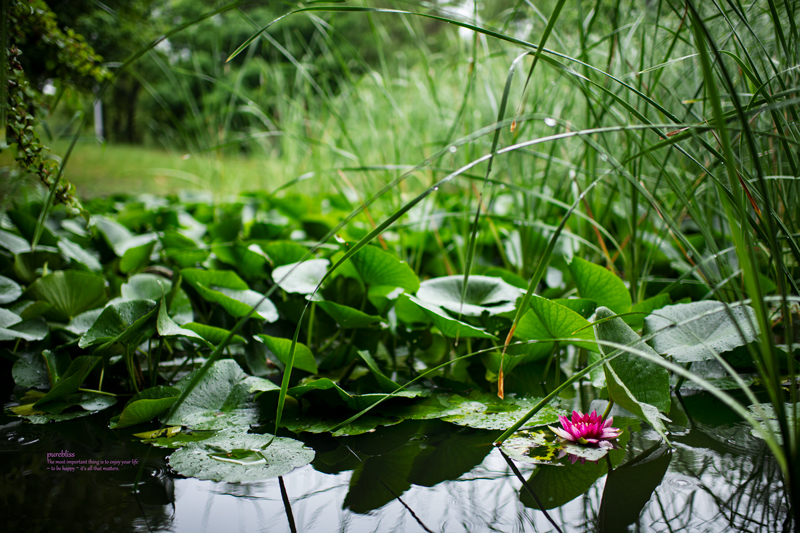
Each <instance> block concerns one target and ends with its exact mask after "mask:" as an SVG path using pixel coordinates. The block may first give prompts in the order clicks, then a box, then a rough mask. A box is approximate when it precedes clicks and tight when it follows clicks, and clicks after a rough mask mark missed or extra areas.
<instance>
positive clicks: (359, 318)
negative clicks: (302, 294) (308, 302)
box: [317, 301, 383, 329]
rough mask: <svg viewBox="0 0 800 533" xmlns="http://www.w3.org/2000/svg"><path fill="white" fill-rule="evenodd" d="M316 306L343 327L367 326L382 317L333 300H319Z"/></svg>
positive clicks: (379, 320)
mask: <svg viewBox="0 0 800 533" xmlns="http://www.w3.org/2000/svg"><path fill="white" fill-rule="evenodd" d="M317 306H318V307H321V308H322V309H323V310H324V311H325V312H326V313H328V314H329V315H330V316H331V318H333V319H334V320H335V321H336V323H337V324H339V325H340V326H341V327H342V328H344V329H351V328H368V327H370V326H371V325H373V324H378V323H380V322H381V321H382V320H383V319H382V318H381V317H379V316H375V315H368V314H367V313H364V312H363V311H359V310H358V309H354V308H352V307H348V306H346V305H341V304H337V303H335V302H327V301H320V302H317Z"/></svg>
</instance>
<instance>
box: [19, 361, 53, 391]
mask: <svg viewBox="0 0 800 533" xmlns="http://www.w3.org/2000/svg"><path fill="white" fill-rule="evenodd" d="M11 377H13V378H14V383H16V385H17V386H18V387H27V388H37V389H47V388H49V387H50V378H49V377H48V375H47V365H46V364H45V361H44V357H42V355H41V354H34V353H25V354H20V358H19V359H17V361H16V362H15V363H14V366H13V367H11Z"/></svg>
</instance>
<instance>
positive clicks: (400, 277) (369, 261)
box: [350, 246, 420, 293]
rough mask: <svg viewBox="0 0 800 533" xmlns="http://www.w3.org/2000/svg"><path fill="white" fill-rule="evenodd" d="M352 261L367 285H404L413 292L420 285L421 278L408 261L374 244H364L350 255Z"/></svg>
mask: <svg viewBox="0 0 800 533" xmlns="http://www.w3.org/2000/svg"><path fill="white" fill-rule="evenodd" d="M350 262H351V263H352V264H353V266H354V267H355V269H356V271H357V272H358V274H359V276H360V277H361V281H363V282H364V284H365V285H368V286H374V285H388V286H390V287H402V288H404V289H405V290H407V291H408V292H411V293H413V292H417V290H418V289H419V287H420V283H419V278H417V275H416V274H414V271H413V270H411V267H410V266H408V263H406V262H404V261H400V260H399V259H398V258H397V257H395V256H394V255H392V254H390V253H389V252H384V251H383V250H381V249H379V248H376V247H374V246H364V247H363V248H361V249H360V250H359V251H358V252H356V253H355V254H354V255H353V256H352V257H350Z"/></svg>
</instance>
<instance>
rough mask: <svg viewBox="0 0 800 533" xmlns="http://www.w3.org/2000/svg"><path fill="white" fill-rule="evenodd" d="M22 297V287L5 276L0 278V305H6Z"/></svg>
mask: <svg viewBox="0 0 800 533" xmlns="http://www.w3.org/2000/svg"><path fill="white" fill-rule="evenodd" d="M20 296H22V287H20V286H19V284H18V283H17V282H16V281H14V280H13V279H9V278H7V277H5V276H0V304H3V305H4V304H8V303H11V302H14V301H16V300H17V299H18V298H19V297H20Z"/></svg>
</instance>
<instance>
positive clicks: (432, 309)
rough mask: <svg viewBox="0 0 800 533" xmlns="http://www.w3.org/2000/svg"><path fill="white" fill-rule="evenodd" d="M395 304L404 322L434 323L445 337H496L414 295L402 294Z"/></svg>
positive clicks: (398, 316) (398, 314) (399, 316)
mask: <svg viewBox="0 0 800 533" xmlns="http://www.w3.org/2000/svg"><path fill="white" fill-rule="evenodd" d="M395 306H396V307H395V309H396V310H397V318H399V319H400V320H402V321H403V322H406V323H408V324H412V323H415V322H429V323H433V325H434V326H436V327H437V328H438V329H439V331H440V332H441V333H442V335H444V336H445V337H451V338H455V337H459V338H466V337H473V338H482V339H494V338H496V337H495V336H494V335H492V334H491V333H489V332H487V331H486V330H484V329H481V328H476V327H475V326H471V325H469V324H467V323H466V322H461V321H460V320H456V319H455V318H453V317H451V316H450V315H448V314H447V312H446V311H445V310H444V309H442V308H441V307H438V306H435V305H432V304H430V303H427V302H423V301H422V300H419V299H417V298H415V297H414V296H409V295H408V294H402V295H400V297H399V298H398V299H397V303H396V304H395Z"/></svg>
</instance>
